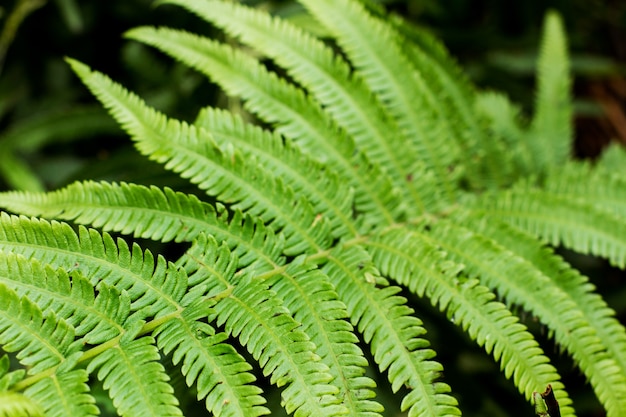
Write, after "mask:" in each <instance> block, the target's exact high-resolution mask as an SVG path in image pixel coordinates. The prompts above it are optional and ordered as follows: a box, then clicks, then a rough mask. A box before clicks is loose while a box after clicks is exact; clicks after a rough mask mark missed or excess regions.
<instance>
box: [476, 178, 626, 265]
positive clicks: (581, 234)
mask: <svg viewBox="0 0 626 417" xmlns="http://www.w3.org/2000/svg"><path fill="white" fill-rule="evenodd" d="M469 207H470V209H471V210H472V211H473V212H474V215H475V216H486V217H489V218H492V219H498V220H502V221H505V222H507V223H510V224H513V225H515V226H517V227H519V228H521V229H523V230H526V231H527V232H529V233H531V234H533V235H535V236H537V237H539V238H541V239H542V240H544V241H545V242H547V243H550V244H551V245H554V246H558V245H560V244H562V245H563V246H565V247H568V248H571V249H573V250H576V251H578V252H580V253H585V254H592V255H596V256H602V257H605V258H607V259H608V260H609V262H610V263H611V264H613V265H616V266H619V267H621V268H623V267H624V266H625V265H626V242H625V241H624V239H623V237H624V236H626V224H624V221H623V219H622V218H621V217H617V216H615V215H612V214H610V213H607V212H606V211H605V210H603V209H598V208H596V207H595V206H594V205H593V204H592V203H589V202H587V201H581V200H579V199H575V198H574V199H572V198H567V196H562V195H555V194H554V193H552V192H547V191H545V190H542V189H540V188H537V187H534V186H532V185H528V184H520V185H518V186H516V187H514V188H512V189H510V190H506V191H502V192H498V193H493V194H492V193H489V194H485V195H484V196H482V197H481V198H480V199H478V200H476V201H475V202H473V203H472V204H470V205H469Z"/></svg>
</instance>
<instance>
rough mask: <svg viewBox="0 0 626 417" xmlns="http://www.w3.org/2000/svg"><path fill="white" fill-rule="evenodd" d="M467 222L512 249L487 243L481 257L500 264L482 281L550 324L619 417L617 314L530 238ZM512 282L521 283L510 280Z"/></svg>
mask: <svg viewBox="0 0 626 417" xmlns="http://www.w3.org/2000/svg"><path fill="white" fill-rule="evenodd" d="M463 222H464V224H467V225H468V226H472V229H473V230H475V231H477V232H479V233H481V234H483V235H484V236H488V237H489V238H491V239H494V241H495V242H497V243H498V244H499V245H502V247H505V248H507V250H506V251H503V249H502V248H501V247H499V245H498V244H496V245H494V244H493V243H490V244H487V243H486V242H485V241H483V243H482V244H481V245H480V250H481V253H484V254H485V256H487V257H489V258H490V259H492V260H498V262H493V261H492V263H494V265H493V266H490V267H489V271H487V269H486V268H484V267H483V268H481V271H480V273H481V274H482V275H481V279H484V280H485V282H486V283H488V285H497V286H498V288H499V289H500V291H502V295H503V296H504V297H505V298H506V299H507V300H509V301H510V302H512V303H516V304H519V305H522V306H524V308H525V309H527V310H528V311H532V312H533V313H534V314H536V315H537V316H538V317H539V318H540V319H541V320H542V321H543V322H545V323H546V324H547V325H548V326H549V327H550V329H551V331H552V332H554V335H555V338H556V340H557V341H558V342H559V343H561V344H562V345H563V346H564V347H566V348H567V349H568V350H569V351H570V353H571V354H572V356H573V357H574V358H575V359H576V361H577V363H578V365H579V366H580V368H581V369H582V370H583V372H585V374H587V375H588V377H589V379H590V380H591V382H592V385H593V386H594V388H595V389H596V392H597V393H598V397H599V398H601V401H602V402H603V403H605V404H607V409H608V410H610V411H609V415H615V416H619V415H620V410H621V409H623V407H624V398H626V397H625V392H624V390H625V388H624V387H626V385H625V383H624V378H625V376H626V354H625V352H626V329H625V328H624V326H623V325H622V324H620V323H619V322H618V321H617V320H616V319H615V318H614V315H615V312H614V311H613V310H612V309H610V308H609V307H608V306H607V304H606V302H605V301H604V300H603V299H602V298H601V297H600V296H599V295H597V294H595V293H594V286H593V285H592V284H590V283H589V281H588V279H587V278H586V277H584V276H582V275H580V274H579V273H578V272H577V271H575V270H574V269H573V268H572V267H571V266H570V265H568V264H567V263H566V262H565V261H564V260H563V259H561V258H560V257H558V256H557V255H555V254H554V252H553V250H552V249H549V248H547V247H544V246H543V245H541V244H540V243H539V242H537V240H536V239H534V238H533V237H532V236H531V235H529V234H528V233H525V232H523V231H521V230H519V229H516V228H515V227H512V226H509V225H507V224H504V223H500V222H497V223H496V222H493V221H489V222H487V221H484V220H479V219H476V220H470V219H468V218H464V219H463ZM466 237H467V236H466ZM474 239H475V240H479V239H476V238H474ZM459 248H460V246H459ZM468 250H470V249H468ZM506 252H508V254H507V253H506ZM490 253H491V255H489V254H490ZM474 259H476V257H474ZM492 268H493V269H496V270H499V271H500V272H501V274H502V275H501V278H497V276H496V274H495V273H491V270H492ZM468 269H470V270H473V269H474V265H473V263H472V264H470V263H469V262H468ZM510 276H515V277H520V278H519V279H518V280H511V279H508V278H506V277H510ZM522 277H523V278H522ZM494 280H495V281H494ZM522 282H524V285H521V283H522ZM548 307H549V308H548ZM564 312H568V314H566V315H565V314H564ZM568 346H570V347H569V348H568Z"/></svg>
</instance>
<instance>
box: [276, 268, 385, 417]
mask: <svg viewBox="0 0 626 417" xmlns="http://www.w3.org/2000/svg"><path fill="white" fill-rule="evenodd" d="M309 268H312V266H311V267H307V266H306V265H302V264H301V261H294V262H292V263H291V264H290V265H289V266H288V267H287V269H286V270H285V271H284V272H283V273H281V274H280V275H277V276H276V277H275V278H273V279H271V280H270V281H269V282H270V283H271V288H272V290H273V291H275V292H276V293H277V294H280V296H281V298H282V299H283V300H284V304H285V306H286V307H287V309H288V310H289V311H290V312H291V313H292V315H293V317H294V318H295V319H296V320H297V321H298V322H300V323H302V330H303V331H304V332H305V333H306V334H307V335H308V336H309V337H310V338H311V341H312V342H313V343H315V344H316V346H317V350H316V353H317V354H318V355H319V356H320V357H321V359H322V362H324V363H325V364H326V365H327V366H328V368H329V372H330V373H331V374H332V376H333V380H332V381H331V382H332V384H333V385H335V386H337V387H338V388H339V393H338V397H339V398H341V399H342V405H344V406H345V407H346V409H347V411H348V415H353V416H380V414H379V413H380V412H382V411H383V408H382V406H381V405H380V404H378V403H377V402H375V401H373V400H371V399H372V398H373V397H374V396H375V394H374V392H373V391H372V388H374V386H375V383H374V381H373V380H371V379H370V378H369V377H366V376H365V371H366V366H367V365H368V363H367V360H366V359H365V357H364V356H363V352H362V351H361V349H360V348H359V347H358V345H357V343H358V338H357V337H356V336H355V334H354V329H353V327H352V325H351V324H350V322H349V321H347V319H348V312H347V310H346V306H345V305H344V304H343V303H342V302H341V301H340V300H338V299H337V298H338V297H337V293H336V292H335V289H334V287H333V285H332V283H331V281H330V279H329V277H328V276H327V275H325V274H324V273H322V272H321V271H320V270H319V269H309Z"/></svg>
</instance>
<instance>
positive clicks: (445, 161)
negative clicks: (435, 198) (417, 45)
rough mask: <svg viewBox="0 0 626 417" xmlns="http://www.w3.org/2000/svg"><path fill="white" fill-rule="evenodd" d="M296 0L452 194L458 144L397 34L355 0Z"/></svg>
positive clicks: (420, 157)
mask: <svg viewBox="0 0 626 417" xmlns="http://www.w3.org/2000/svg"><path fill="white" fill-rule="evenodd" d="M300 2H301V3H303V4H304V5H305V6H306V7H307V9H308V10H309V11H310V12H311V13H312V14H313V15H314V16H315V17H316V18H317V19H318V20H319V21H320V22H321V23H322V24H323V25H324V26H325V27H326V28H327V29H328V30H329V31H330V33H331V34H332V35H333V38H334V39H335V40H336V41H337V42H338V44H339V45H340V46H341V48H342V50H343V51H344V52H345V53H346V54H347V56H348V57H349V59H350V61H351V63H352V64H353V65H354V67H355V68H356V71H357V73H358V74H359V75H360V76H362V77H363V79H364V80H365V82H366V83H367V85H368V87H369V88H370V89H371V90H372V91H373V92H374V93H376V94H377V95H378V96H379V97H380V103H381V104H382V105H383V106H384V107H385V108H386V109H387V111H388V112H389V114H391V115H392V116H393V117H394V119H395V120H396V121H397V123H398V126H399V127H400V131H401V134H402V135H403V137H404V138H405V144H406V143H412V144H413V146H414V148H415V151H416V153H414V154H413V155H414V156H415V157H416V158H419V159H420V160H422V161H424V163H425V166H426V167H427V168H428V169H430V170H432V171H433V172H434V175H435V177H436V178H437V181H438V185H439V186H440V187H441V188H442V190H445V191H446V197H447V198H448V199H451V198H453V196H454V192H453V187H452V185H451V184H450V170H449V168H450V167H451V166H453V165H454V164H455V163H456V162H458V158H459V149H458V146H457V144H456V143H455V141H454V140H453V139H452V132H451V130H450V127H449V125H448V121H447V120H446V119H445V116H444V114H442V113H443V112H442V111H441V109H440V106H441V102H440V101H439V99H438V98H437V97H436V95H435V94H433V91H432V90H431V89H430V88H429V86H428V85H427V84H426V82H425V80H424V78H423V76H422V74H421V73H420V69H419V68H415V67H413V66H412V65H411V63H410V62H409V60H408V59H407V57H406V55H405V54H404V52H403V51H402V50H401V48H400V45H399V44H400V43H401V40H400V39H401V38H402V35H400V34H399V33H397V32H396V31H395V30H394V29H393V27H391V26H390V25H388V24H386V23H385V22H383V21H382V20H380V19H377V18H375V17H373V16H371V15H369V14H368V13H367V12H366V10H365V8H364V7H363V6H362V5H361V4H360V3H359V2H355V1H344V0H333V1H332V2H329V1H322V0H300ZM448 201H450V200H448Z"/></svg>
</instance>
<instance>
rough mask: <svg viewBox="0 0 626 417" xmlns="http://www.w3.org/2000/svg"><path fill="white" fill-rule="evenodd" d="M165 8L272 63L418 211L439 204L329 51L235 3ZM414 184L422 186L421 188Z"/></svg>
mask: <svg viewBox="0 0 626 417" xmlns="http://www.w3.org/2000/svg"><path fill="white" fill-rule="evenodd" d="M162 3H168V4H177V5H180V6H183V7H185V8H187V9H189V10H191V11H192V12H194V13H196V14H198V15H199V16H200V17H201V18H203V19H205V20H207V21H209V22H211V23H213V24H215V25H217V26H219V27H221V28H223V29H224V30H226V31H227V32H228V33H229V34H230V35H233V36H236V37H238V38H239V39H241V41H243V42H245V43H248V44H250V45H251V46H252V47H254V48H256V49H258V50H259V51H260V52H262V53H263V54H265V55H267V56H269V57H271V58H272V59H273V60H275V61H276V63H277V64H278V65H280V66H281V67H284V68H285V69H286V70H287V72H288V74H289V75H290V76H291V77H293V79H294V80H296V81H297V82H298V83H299V84H301V85H302V86H303V87H304V88H305V89H306V90H307V91H308V92H309V93H310V94H312V95H313V96H314V97H315V99H316V100H317V101H318V102H319V103H320V104H321V105H323V106H324V109H325V110H326V111H327V112H328V114H330V115H331V116H332V117H333V119H334V120H335V121H336V123H337V124H338V125H339V126H341V127H342V128H343V129H344V130H345V131H346V133H348V134H349V135H350V136H351V137H352V138H353V139H354V141H355V143H356V144H357V146H358V147H359V148H360V149H362V150H363V152H364V153H365V154H366V155H367V157H368V158H369V159H370V160H371V161H372V162H373V163H375V164H379V165H380V166H384V167H385V169H386V170H387V172H388V173H389V174H390V175H391V177H392V179H393V181H394V185H396V187H398V188H399V189H400V190H404V195H405V196H406V197H407V198H408V199H409V201H411V202H412V203H413V204H415V207H417V208H419V209H424V208H425V207H427V206H430V205H432V204H433V203H434V201H436V197H437V194H438V192H439V191H437V190H438V189H437V187H436V186H435V182H434V179H433V178H432V177H425V178H421V176H422V175H423V172H422V171H423V166H422V164H420V163H418V162H417V160H416V159H415V158H413V157H412V155H415V152H414V149H413V146H412V144H411V143H410V142H406V141H402V131H401V130H400V128H399V127H398V126H397V124H396V123H395V122H394V121H393V120H391V119H390V117H389V116H388V115H387V114H386V112H384V111H381V107H380V103H379V102H378V101H377V100H376V99H375V98H374V97H373V96H372V93H371V91H370V90H368V89H367V87H366V86H365V85H364V84H363V81H362V80H361V79H360V78H358V77H357V76H354V75H353V74H351V70H350V67H349V64H348V63H346V62H345V61H344V60H343V59H342V58H341V57H340V56H338V55H337V54H335V53H334V52H333V51H332V49H331V48H329V47H328V46H326V45H325V44H324V43H322V42H321V41H319V40H318V39H316V38H314V37H312V36H311V35H310V34H308V33H306V32H304V31H302V30H300V29H299V28H297V27H295V26H293V25H291V24H289V23H287V22H285V21H283V20H279V19H274V18H272V17H270V16H269V15H268V14H267V13H263V12H261V11H259V10H255V9H251V8H248V7H243V6H240V5H237V4H234V3H227V2H222V1H213V0H203V1H189V0H167V1H164V2H162ZM414 181H415V182H417V181H420V184H419V187H418V186H417V185H416V184H414V183H413V182H414ZM407 184H408V185H409V186H407ZM427 184H428V186H427Z"/></svg>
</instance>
